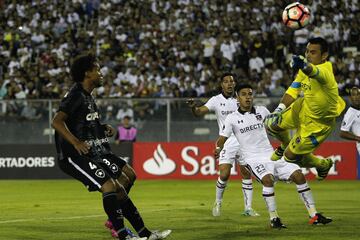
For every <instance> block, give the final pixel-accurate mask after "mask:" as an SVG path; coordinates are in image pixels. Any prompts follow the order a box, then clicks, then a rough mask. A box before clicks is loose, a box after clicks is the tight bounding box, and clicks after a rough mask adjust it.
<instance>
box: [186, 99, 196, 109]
mask: <svg viewBox="0 0 360 240" xmlns="http://www.w3.org/2000/svg"><path fill="white" fill-rule="evenodd" d="M186 104H187V105H188V106H189V107H190V108H193V107H195V101H194V99H193V98H189V99H187V100H186Z"/></svg>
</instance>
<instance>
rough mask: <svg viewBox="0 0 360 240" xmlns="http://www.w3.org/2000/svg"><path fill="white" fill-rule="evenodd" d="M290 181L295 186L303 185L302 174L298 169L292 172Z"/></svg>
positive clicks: (303, 178)
mask: <svg viewBox="0 0 360 240" xmlns="http://www.w3.org/2000/svg"><path fill="white" fill-rule="evenodd" d="M290 180H291V181H293V182H294V183H295V184H304V183H306V179H305V176H304V174H303V173H302V172H301V170H300V169H298V170H296V171H295V172H293V173H292V174H291V176H290Z"/></svg>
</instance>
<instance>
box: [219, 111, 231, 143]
mask: <svg viewBox="0 0 360 240" xmlns="http://www.w3.org/2000/svg"><path fill="white" fill-rule="evenodd" d="M231 119H232V117H231V115H228V116H227V117H226V119H225V124H224V126H223V128H222V131H221V135H222V136H224V137H227V138H228V137H230V135H231V134H232V132H233V130H232V124H231Z"/></svg>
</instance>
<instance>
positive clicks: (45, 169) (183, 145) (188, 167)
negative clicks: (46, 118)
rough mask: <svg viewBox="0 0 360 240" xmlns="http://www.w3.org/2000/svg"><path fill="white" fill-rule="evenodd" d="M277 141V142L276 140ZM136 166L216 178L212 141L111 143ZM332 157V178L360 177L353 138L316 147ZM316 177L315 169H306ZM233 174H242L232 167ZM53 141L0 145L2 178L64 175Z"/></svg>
mask: <svg viewBox="0 0 360 240" xmlns="http://www.w3.org/2000/svg"><path fill="white" fill-rule="evenodd" d="M274 145H275V144H274ZM112 149H113V151H114V153H116V154H117V155H119V156H122V157H124V158H125V159H126V160H127V161H128V162H129V163H130V164H131V165H132V166H133V167H134V169H135V171H136V173H137V176H138V179H191V180H193V179H216V176H217V174H218V172H217V171H218V170H217V162H216V160H215V159H214V156H213V149H214V143H213V142H172V143H168V142H137V143H134V144H132V143H121V144H120V145H112ZM316 154H318V155H320V156H322V157H329V156H330V157H331V158H332V160H333V161H334V165H333V167H332V168H331V170H330V172H329V177H328V178H329V179H349V180H350V179H360V169H359V166H360V157H359V156H358V154H357V151H356V146H355V143H353V142H325V143H324V144H322V145H321V146H320V148H319V149H318V150H317V151H316ZM303 172H304V173H305V174H306V177H307V178H308V179H314V176H315V175H314V174H315V173H316V171H315V169H303ZM231 174H232V175H233V176H232V178H240V177H239V169H238V168H233V169H232V172H231ZM65 178H68V176H67V175H66V174H64V173H62V171H61V170H60V169H59V167H58V163H57V160H56V150H55V146H54V145H53V144H8V145H0V179H65Z"/></svg>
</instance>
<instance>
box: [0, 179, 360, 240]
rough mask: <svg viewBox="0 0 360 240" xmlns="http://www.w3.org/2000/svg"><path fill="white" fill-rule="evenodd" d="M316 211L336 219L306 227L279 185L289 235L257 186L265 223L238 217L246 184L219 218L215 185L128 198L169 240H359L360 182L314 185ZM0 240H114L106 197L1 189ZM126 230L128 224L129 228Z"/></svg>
mask: <svg viewBox="0 0 360 240" xmlns="http://www.w3.org/2000/svg"><path fill="white" fill-rule="evenodd" d="M310 186H311V189H312V191H313V194H314V197H315V200H316V203H317V209H318V211H321V212H323V213H324V214H325V215H326V216H330V217H332V218H333V220H334V221H333V222H332V223H331V224H329V225H326V226H309V225H308V224H307V221H308V216H307V212H306V209H305V207H304V205H303V204H302V202H301V201H300V199H299V196H298V194H297V192H296V187H295V185H294V184H285V183H277V184H276V187H275V193H276V199H277V206H278V213H279V215H280V217H281V218H282V220H283V222H284V223H285V224H286V225H287V226H288V228H287V229H282V230H274V229H270V228H269V217H268V213H267V211H266V208H265V204H264V201H263V199H262V196H261V185H260V184H258V183H255V184H254V201H253V207H254V208H255V209H256V210H257V211H258V212H259V213H260V214H261V216H260V217H255V218H254V217H253V218H252V217H244V216H241V212H242V210H243V197H242V192H241V182H240V181H239V180H232V181H230V182H229V184H228V188H227V189H226V192H225V196H224V202H223V208H222V210H223V211H222V216H221V217H219V218H214V217H212V215H211V208H212V204H213V201H214V195H215V180H214V181H180V180H176V181H165V180H162V181H159V180H157V181H137V182H136V184H135V186H134V187H133V189H132V191H131V193H130V196H131V197H132V199H133V201H134V202H135V204H136V205H137V206H138V209H139V211H140V212H141V214H142V216H143V218H144V220H145V223H146V225H147V226H148V227H149V228H150V229H172V230H173V233H172V234H171V235H170V237H169V238H168V239H169V240H217V239H221V240H232V239H234V240H235V239H237V240H238V239H284V240H291V239H297V240H301V239H306V240H308V239H326V240H329V239H360V231H359V230H358V229H359V226H360V181H323V182H317V181H311V182H310ZM0 213H1V214H0V239H1V240H25V239H26V240H29V239H30V240H35V239H37V240H48V239H49V240H82V239H84V240H85V239H86V240H89V239H90V240H91V239H94V240H95V239H96V240H106V239H108V240H111V239H112V238H111V236H110V234H109V232H108V230H106V229H105V228H104V227H103V223H104V220H105V214H104V213H103V210H102V203H101V195H100V194H99V193H88V192H87V190H86V189H85V188H84V187H83V186H82V185H81V184H80V183H79V182H76V181H73V180H51V181H48V180H46V181H45V180H35V181H30V180H24V181H20V180H19V181H10V180H9V181H8V180H2V181H0ZM127 225H128V223H127Z"/></svg>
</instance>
